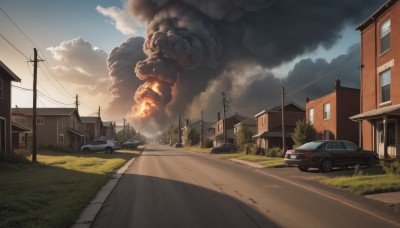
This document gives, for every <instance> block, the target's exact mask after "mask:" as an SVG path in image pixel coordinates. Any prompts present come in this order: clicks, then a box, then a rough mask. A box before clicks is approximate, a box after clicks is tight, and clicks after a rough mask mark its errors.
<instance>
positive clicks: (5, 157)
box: [0, 149, 31, 163]
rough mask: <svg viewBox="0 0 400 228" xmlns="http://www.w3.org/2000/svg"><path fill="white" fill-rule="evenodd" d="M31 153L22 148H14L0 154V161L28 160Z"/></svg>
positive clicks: (19, 161) (15, 161) (17, 161)
mask: <svg viewBox="0 0 400 228" xmlns="http://www.w3.org/2000/svg"><path fill="white" fill-rule="evenodd" d="M30 155H31V154H30V153H29V152H28V151H26V150H22V149H18V150H14V152H13V153H5V154H0V161H5V162H10V163H21V162H29V160H28V157H29V156H30Z"/></svg>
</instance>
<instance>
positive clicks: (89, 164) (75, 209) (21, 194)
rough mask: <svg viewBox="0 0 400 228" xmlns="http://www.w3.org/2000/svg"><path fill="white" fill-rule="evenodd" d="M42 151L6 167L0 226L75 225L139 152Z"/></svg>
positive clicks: (1, 170)
mask: <svg viewBox="0 0 400 228" xmlns="http://www.w3.org/2000/svg"><path fill="white" fill-rule="evenodd" d="M139 151H140V150H137V151H130V152H129V153H113V154H104V152H100V153H89V154H85V153H76V154H63V153H50V152H46V153H39V155H38V157H37V161H38V162H37V163H36V164H32V163H17V164H11V163H0V183H1V185H0V227H69V226H71V224H72V223H73V222H74V221H75V220H76V218H77V217H78V216H79V214H80V212H81V211H82V209H83V208H84V207H85V206H86V205H87V203H89V202H90V201H91V200H92V199H93V198H94V196H95V194H96V193H97V192H98V190H100V188H101V187H102V186H103V185H104V184H105V183H106V182H107V181H108V180H109V178H110V177H111V175H113V174H114V171H115V170H116V169H118V168H119V167H121V166H122V165H123V164H124V163H125V162H126V161H128V160H129V159H131V158H132V157H134V156H136V155H137V154H139Z"/></svg>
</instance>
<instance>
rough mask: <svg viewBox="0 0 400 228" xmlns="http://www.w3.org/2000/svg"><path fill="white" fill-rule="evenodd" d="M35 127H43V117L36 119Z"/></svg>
mask: <svg viewBox="0 0 400 228" xmlns="http://www.w3.org/2000/svg"><path fill="white" fill-rule="evenodd" d="M36 124H37V125H44V117H36Z"/></svg>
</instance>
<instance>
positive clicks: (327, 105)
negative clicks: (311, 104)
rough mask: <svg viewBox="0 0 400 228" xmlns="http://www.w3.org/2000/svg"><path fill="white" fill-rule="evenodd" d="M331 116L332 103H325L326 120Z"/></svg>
mask: <svg viewBox="0 0 400 228" xmlns="http://www.w3.org/2000/svg"><path fill="white" fill-rule="evenodd" d="M330 118H331V104H330V103H325V104H324V120H329V119H330Z"/></svg>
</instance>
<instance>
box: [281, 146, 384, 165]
mask: <svg viewBox="0 0 400 228" xmlns="http://www.w3.org/2000/svg"><path fill="white" fill-rule="evenodd" d="M378 162H379V157H378V154H377V153H375V152H366V151H364V150H362V149H361V148H359V147H358V146H356V145H355V144H354V143H351V142H348V141H342V140H321V141H313V142H309V143H306V144H303V145H302V146H300V147H298V148H296V149H292V150H288V151H287V152H286V155H285V164H286V165H297V167H298V168H299V170H301V171H303V172H304V171H307V170H308V169H309V168H310V167H312V168H319V169H320V171H322V172H329V171H331V170H332V167H342V168H346V167H347V166H352V165H357V164H359V165H364V166H370V165H373V164H376V163H378Z"/></svg>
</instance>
